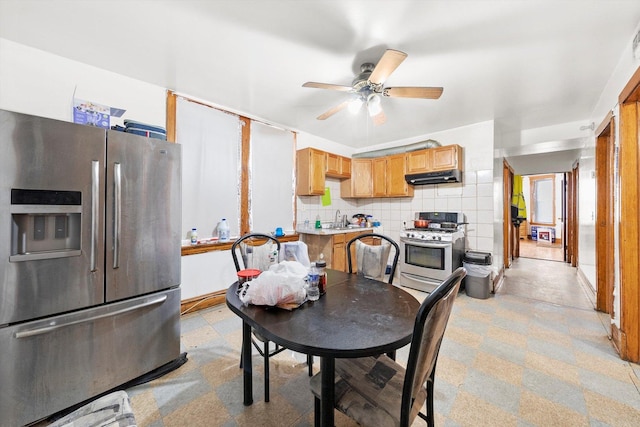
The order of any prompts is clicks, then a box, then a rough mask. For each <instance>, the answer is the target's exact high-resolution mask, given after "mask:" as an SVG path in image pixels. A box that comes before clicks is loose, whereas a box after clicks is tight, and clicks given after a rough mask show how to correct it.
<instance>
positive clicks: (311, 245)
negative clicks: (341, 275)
mask: <svg viewBox="0 0 640 427" xmlns="http://www.w3.org/2000/svg"><path fill="white" fill-rule="evenodd" d="M369 232H370V231H355V232H350V233H338V234H330V235H316V234H303V235H302V240H303V241H304V242H305V243H306V244H307V248H308V250H309V260H310V261H311V262H315V261H316V260H317V259H319V258H320V254H323V255H324V259H325V261H326V262H327V268H332V269H334V270H339V271H349V266H348V264H347V243H349V241H350V240H351V239H353V238H354V237H356V236H358V235H360V234H363V233H369ZM363 242H365V243H367V244H369V245H375V244H380V240H379V239H376V241H374V239H373V238H372V237H370V238H366V239H364V240H363ZM351 257H352V259H355V245H353V246H352V247H351Z"/></svg>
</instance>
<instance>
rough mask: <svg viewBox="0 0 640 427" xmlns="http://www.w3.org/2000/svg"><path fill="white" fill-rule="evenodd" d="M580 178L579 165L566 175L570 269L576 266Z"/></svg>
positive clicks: (568, 258)
mask: <svg viewBox="0 0 640 427" xmlns="http://www.w3.org/2000/svg"><path fill="white" fill-rule="evenodd" d="M579 176H580V165H579V164H576V166H575V167H574V168H573V169H572V170H571V173H569V174H568V177H569V186H568V197H567V198H568V200H567V204H568V206H569V218H568V220H567V223H568V224H567V225H568V227H569V233H568V236H567V262H570V263H571V266H572V267H577V266H578V222H579V221H578V194H579V193H578V186H579Z"/></svg>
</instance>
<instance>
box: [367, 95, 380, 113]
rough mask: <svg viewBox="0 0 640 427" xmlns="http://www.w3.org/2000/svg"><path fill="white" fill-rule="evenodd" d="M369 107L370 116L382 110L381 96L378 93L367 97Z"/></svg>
mask: <svg viewBox="0 0 640 427" xmlns="http://www.w3.org/2000/svg"><path fill="white" fill-rule="evenodd" d="M367 109H368V110H369V116H371V117H373V116H377V115H378V114H380V112H381V111H382V105H381V102H380V96H378V94H376V93H372V94H371V95H369V97H368V98H367Z"/></svg>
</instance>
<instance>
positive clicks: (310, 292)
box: [307, 263, 320, 301]
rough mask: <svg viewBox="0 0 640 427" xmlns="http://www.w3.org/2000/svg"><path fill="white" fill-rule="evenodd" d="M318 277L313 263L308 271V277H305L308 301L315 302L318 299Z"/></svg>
mask: <svg viewBox="0 0 640 427" xmlns="http://www.w3.org/2000/svg"><path fill="white" fill-rule="evenodd" d="M319 279H320V275H319V274H318V269H317V268H316V265H315V263H312V264H311V269H309V275H308V276H307V298H308V299H309V301H317V300H318V299H319V298H320V288H319V287H318V281H319Z"/></svg>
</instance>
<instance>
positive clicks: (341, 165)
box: [325, 153, 351, 178]
mask: <svg viewBox="0 0 640 427" xmlns="http://www.w3.org/2000/svg"><path fill="white" fill-rule="evenodd" d="M325 155H326V166H327V169H326V176H330V177H333V178H349V177H350V176H351V159H350V158H348V157H343V156H339V155H337V154H333V153H325Z"/></svg>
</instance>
